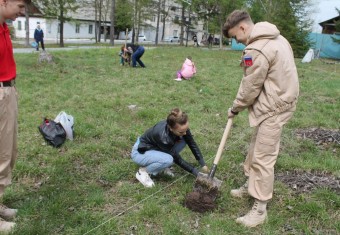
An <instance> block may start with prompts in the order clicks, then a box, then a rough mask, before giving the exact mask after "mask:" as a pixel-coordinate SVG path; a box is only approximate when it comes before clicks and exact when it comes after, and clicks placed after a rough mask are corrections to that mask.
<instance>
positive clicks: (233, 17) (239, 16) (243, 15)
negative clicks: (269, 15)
mask: <svg viewBox="0 0 340 235" xmlns="http://www.w3.org/2000/svg"><path fill="white" fill-rule="evenodd" d="M243 20H246V21H251V18H250V15H249V13H248V12H246V11H243V10H235V11H233V12H232V13H230V15H229V16H228V18H227V21H226V22H225V23H224V25H223V28H222V32H223V35H224V36H226V37H227V38H229V35H228V31H229V30H230V29H231V28H234V27H235V26H236V25H237V24H238V23H240V22H241V21H243Z"/></svg>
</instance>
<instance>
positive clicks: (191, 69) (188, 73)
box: [175, 56, 196, 82]
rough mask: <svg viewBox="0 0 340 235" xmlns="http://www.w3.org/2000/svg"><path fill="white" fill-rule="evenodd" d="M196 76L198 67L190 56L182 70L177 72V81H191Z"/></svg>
mask: <svg viewBox="0 0 340 235" xmlns="http://www.w3.org/2000/svg"><path fill="white" fill-rule="evenodd" d="M195 74H196V66H195V64H194V62H192V58H191V56H188V57H187V58H186V59H185V61H184V63H183V65H182V69H181V70H180V71H177V78H176V79H175V80H176V81H179V82H180V81H182V79H184V80H190V78H192V77H193V76H194V75H195Z"/></svg>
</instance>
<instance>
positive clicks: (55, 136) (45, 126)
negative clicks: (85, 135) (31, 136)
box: [38, 118, 66, 148]
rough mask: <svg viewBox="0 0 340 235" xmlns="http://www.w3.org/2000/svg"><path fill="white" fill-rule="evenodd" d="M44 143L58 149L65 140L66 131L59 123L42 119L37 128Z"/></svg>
mask: <svg viewBox="0 0 340 235" xmlns="http://www.w3.org/2000/svg"><path fill="white" fill-rule="evenodd" d="M38 128H39V131H40V133H41V134H42V136H43V137H44V139H45V140H46V142H47V143H48V144H50V145H52V146H53V147H55V148H58V147H60V146H61V145H62V144H63V143H64V142H65V140H66V131H65V130H64V128H63V126H62V125H61V124H60V123H56V122H55V121H53V120H51V119H47V118H44V120H43V122H42V123H41V125H40V126H39V127H38Z"/></svg>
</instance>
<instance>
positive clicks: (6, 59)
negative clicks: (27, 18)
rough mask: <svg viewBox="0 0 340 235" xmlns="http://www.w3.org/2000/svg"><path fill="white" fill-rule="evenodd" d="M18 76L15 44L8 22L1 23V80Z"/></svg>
mask: <svg viewBox="0 0 340 235" xmlns="http://www.w3.org/2000/svg"><path fill="white" fill-rule="evenodd" d="M15 76H16V65H15V61H14V55H13V46H12V41H11V38H10V34H9V29H8V27H7V24H6V23H3V25H2V26H1V25H0V82H5V81H9V80H12V79H13V78H15Z"/></svg>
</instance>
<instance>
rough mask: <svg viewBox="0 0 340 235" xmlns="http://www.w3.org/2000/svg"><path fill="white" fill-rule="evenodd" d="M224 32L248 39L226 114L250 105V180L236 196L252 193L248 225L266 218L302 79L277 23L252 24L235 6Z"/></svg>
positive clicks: (245, 222)
mask: <svg viewBox="0 0 340 235" xmlns="http://www.w3.org/2000/svg"><path fill="white" fill-rule="evenodd" d="M223 34H224V36H226V37H228V38H234V39H235V40H236V41H237V42H241V43H243V44H244V45H246V48H245V49H244V51H243V54H242V63H241V65H242V67H243V78H242V81H241V83H240V87H239V90H238V93H237V95H236V98H235V100H234V102H233V105H232V107H231V108H230V109H229V110H228V117H229V118H233V117H234V116H235V115H237V114H238V113H239V112H241V111H242V110H244V109H246V108H248V112H249V123H250V126H251V127H255V131H254V134H253V137H252V140H251V143H250V146H249V150H248V154H247V157H246V159H245V161H244V164H243V169H244V173H245V176H246V177H247V180H246V182H245V184H244V185H243V186H241V187H240V188H239V189H234V190H231V195H232V196H234V197H244V196H246V195H250V196H251V197H253V198H254V199H255V202H254V205H253V207H252V209H251V210H250V211H249V212H248V213H247V214H246V215H245V216H242V217H239V218H237V219H236V222H237V223H241V224H243V225H245V226H247V227H255V226H257V225H259V224H262V223H264V221H265V219H266V217H267V208H266V207H267V203H268V201H269V200H270V199H271V198H272V197H273V187H274V166H275V163H276V160H277V157H278V153H279V149H280V138H281V133H282V128H283V126H284V124H286V123H287V122H288V120H289V119H290V118H291V117H292V116H293V112H294V111H295V109H296V103H297V100H298V95H299V81H298V74H297V69H296V65H295V62H294V55H293V51H292V48H291V46H290V44H289V42H288V41H287V40H286V39H285V38H284V37H283V36H281V35H280V31H279V30H278V29H277V27H276V26H275V25H273V24H270V23H268V22H259V23H256V24H254V23H253V21H252V20H251V17H250V15H249V14H248V13H247V12H246V11H242V10H235V11H233V12H232V13H231V14H230V15H229V16H228V18H227V21H226V23H225V24H224V26H223Z"/></svg>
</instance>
